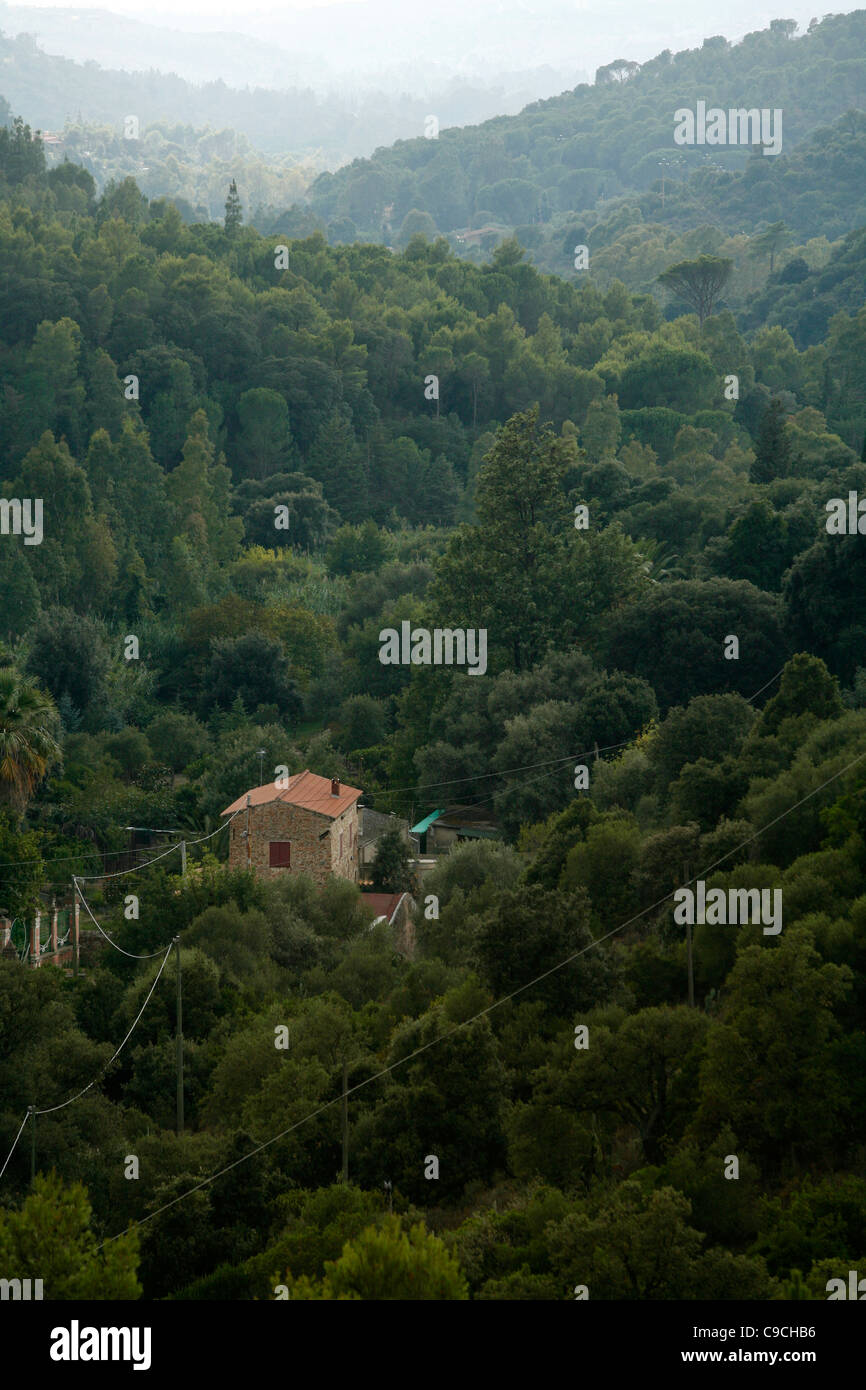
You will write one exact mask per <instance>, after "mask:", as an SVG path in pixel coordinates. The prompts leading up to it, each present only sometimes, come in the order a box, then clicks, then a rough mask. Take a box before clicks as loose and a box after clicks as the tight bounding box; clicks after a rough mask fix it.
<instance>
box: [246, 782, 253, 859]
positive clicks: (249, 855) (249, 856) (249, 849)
mask: <svg viewBox="0 0 866 1390" xmlns="http://www.w3.org/2000/svg"><path fill="white" fill-rule="evenodd" d="M252 867H253V847H252V844H251V843H250V798H249V793H248V794H247V873H251V872H252Z"/></svg>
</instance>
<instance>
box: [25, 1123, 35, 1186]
mask: <svg viewBox="0 0 866 1390" xmlns="http://www.w3.org/2000/svg"><path fill="white" fill-rule="evenodd" d="M27 1109H28V1110H29V1111H30V1182H31V1184H32V1183H33V1182H35V1180H36V1106H35V1105H28V1107H27Z"/></svg>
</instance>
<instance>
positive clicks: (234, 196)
mask: <svg viewBox="0 0 866 1390" xmlns="http://www.w3.org/2000/svg"><path fill="white" fill-rule="evenodd" d="M243 220H244V215H243V212H242V210H241V200H240V195H239V193H238V186H237V184H236V183H235V181H234V179H232V181H231V183H230V184H229V196H228V197H227V198H226V220H225V229H226V236H229V237H234V236H237V234H238V232H239V231H240V229H241V226H242V225H243Z"/></svg>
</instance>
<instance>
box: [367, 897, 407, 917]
mask: <svg viewBox="0 0 866 1390" xmlns="http://www.w3.org/2000/svg"><path fill="white" fill-rule="evenodd" d="M405 896H406V894H405V893H362V894H361V897H362V899H363V901H364V903H365V904H366V905H367V907H370V908H372V910H373V911H374V912H375V914H376V917H377V918H379V917H385V918H386V919H387V921H388V923H389V924H390V923H392V922H393V920H394V914H395V912H396V911H397V908H398V907H399V906H400V904H401V902H402V901H403V899H404V898H405Z"/></svg>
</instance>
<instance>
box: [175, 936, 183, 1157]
mask: <svg viewBox="0 0 866 1390" xmlns="http://www.w3.org/2000/svg"><path fill="white" fill-rule="evenodd" d="M174 949H175V951H176V953H177V1132H178V1134H183V993H182V988H181V975H180V937H179V936H176V937H175V938H174Z"/></svg>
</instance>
